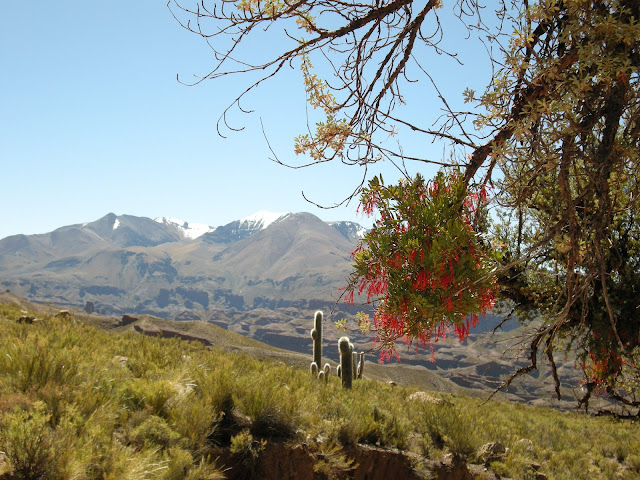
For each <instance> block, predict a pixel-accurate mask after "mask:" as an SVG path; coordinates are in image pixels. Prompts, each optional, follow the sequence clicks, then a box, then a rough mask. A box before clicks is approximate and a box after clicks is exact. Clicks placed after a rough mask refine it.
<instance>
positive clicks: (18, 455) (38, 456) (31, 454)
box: [0, 402, 53, 480]
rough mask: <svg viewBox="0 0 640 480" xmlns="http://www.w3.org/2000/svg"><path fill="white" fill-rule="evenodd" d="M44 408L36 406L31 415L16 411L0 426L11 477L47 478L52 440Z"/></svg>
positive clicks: (37, 404)
mask: <svg viewBox="0 0 640 480" xmlns="http://www.w3.org/2000/svg"><path fill="white" fill-rule="evenodd" d="M48 421H49V415H48V414H47V413H46V406H45V405H44V404H43V403H41V402H38V403H36V404H34V406H33V409H32V410H31V411H25V410H21V409H15V410H14V411H13V412H11V413H8V414H5V415H4V417H3V418H2V421H1V422H0V439H1V444H2V446H3V450H4V452H5V454H6V455H7V458H8V459H9V462H10V463H11V467H12V468H13V474H14V477H15V478H17V479H24V480H36V479H39V478H47V475H48V473H49V472H50V470H51V467H52V465H51V463H52V460H53V448H52V447H53V442H52V440H53V436H52V433H51V428H50V426H49V424H48Z"/></svg>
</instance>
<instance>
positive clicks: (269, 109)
mask: <svg viewBox="0 0 640 480" xmlns="http://www.w3.org/2000/svg"><path fill="white" fill-rule="evenodd" d="M460 38H462V37H460ZM472 43H473V42H461V43H460V44H459V45H455V47H459V51H460V52H461V54H463V56H466V58H467V60H466V63H467V66H470V65H469V63H471V64H473V62H475V61H476V55H477V52H475V53H474V51H473V50H471V47H470V45H471V44H472ZM261 48H264V49H265V50H264V51H265V52H268V51H269V49H274V48H277V46H276V45H272V44H269V43H266V44H264V45H262V46H261ZM260 53H261V52H260V51H258V52H256V54H260ZM463 60H465V58H463ZM0 61H1V62H2V72H3V74H2V75H1V76H0V112H2V115H1V116H0V167H1V170H0V171H2V179H3V181H2V190H1V192H2V193H1V195H2V199H3V208H2V216H1V217H0V238H4V237H7V236H9V235H14V234H19V233H24V234H33V233H44V232H48V231H51V230H53V229H55V228H57V227H60V226H63V225H69V224H74V223H82V222H87V221H92V220H96V219H98V218H100V217H102V216H104V215H106V214H107V213H109V212H114V213H116V214H118V215H120V214H131V215H137V216H146V217H151V218H154V217H158V216H172V217H176V218H180V219H182V220H186V221H191V222H198V223H205V224H209V225H213V226H217V225H222V224H225V223H228V222H230V221H233V220H236V219H238V218H242V217H245V216H247V215H250V214H252V213H254V212H256V211H258V210H269V211H274V212H285V211H293V212H298V211H308V212H311V213H314V214H316V215H318V216H320V217H321V218H323V219H325V220H339V219H345V220H355V221H360V222H361V223H365V224H366V223H367V222H366V220H365V219H362V218H361V217H359V216H357V215H356V212H355V208H356V205H355V204H353V203H352V204H351V205H350V206H348V207H344V208H340V209H335V210H321V209H318V208H316V207H314V206H313V205H311V204H309V203H307V202H306V201H305V200H304V199H303V198H302V195H301V191H302V190H304V191H305V193H306V194H307V195H308V196H309V197H310V198H312V199H313V200H315V201H318V202H319V203H323V204H326V205H329V204H332V203H333V202H336V201H340V200H341V199H342V198H344V197H345V196H346V195H348V194H349V193H350V192H351V191H352V189H353V188H354V187H355V186H356V185H357V184H358V182H359V178H360V176H361V172H360V171H359V170H358V169H357V168H356V167H346V166H342V165H336V166H331V165H322V166H317V167H312V168H307V169H298V170H291V169H287V168H284V167H282V166H279V165H277V164H275V163H273V162H271V161H269V159H268V157H269V156H270V152H269V148H268V145H267V143H266V141H265V139H264V137H263V134H262V130H261V127H260V121H261V120H262V123H263V124H264V126H265V130H266V132H267V135H268V136H269V140H270V142H271V144H272V146H273V147H274V149H275V150H276V152H277V153H278V155H279V157H280V158H281V159H282V160H285V161H289V162H296V161H301V159H296V157H295V155H294V154H293V137H294V136H295V135H297V134H299V133H303V132H304V129H305V121H306V120H305V118H306V117H305V94H304V89H303V84H302V77H301V74H300V72H299V70H297V69H292V70H287V71H286V72H284V75H282V76H281V77H279V78H276V79H275V80H274V81H271V82H269V83H267V84H266V85H264V86H263V87H262V88H261V89H260V90H258V91H257V92H256V93H255V94H252V95H250V96H249V97H247V99H246V101H245V103H244V105H245V106H246V107H248V108H251V109H253V110H255V112H256V113H254V114H250V115H241V114H239V113H237V112H236V113H234V115H233V121H234V122H236V123H235V124H236V125H238V126H244V127H245V130H244V131H242V132H227V133H228V136H227V138H221V137H220V136H218V134H217V133H216V121H217V119H218V117H219V115H220V114H221V112H222V111H223V109H224V108H225V107H226V106H227V105H228V103H229V102H230V101H232V100H233V98H235V96H236V95H237V94H238V93H239V92H240V91H241V90H240V89H241V88H242V87H245V86H246V85H247V82H246V81H245V79H243V78H242V77H232V78H227V79H223V80H217V81H213V82H204V83H202V84H200V85H198V86H194V87H187V86H184V85H181V84H180V83H178V82H177V81H176V75H177V74H179V75H180V77H181V78H184V79H189V78H192V75H198V74H204V73H206V72H207V71H208V68H209V67H210V66H212V65H213V60H212V57H211V51H210V50H209V48H208V47H207V45H206V44H205V43H204V42H203V41H202V40H201V39H200V38H198V37H196V36H194V35H193V34H190V33H188V32H186V31H185V30H184V29H182V28H181V27H180V26H179V25H178V23H177V22H176V21H175V20H174V18H173V17H172V15H171V13H170V12H169V10H168V9H167V6H166V2H165V1H164V0H160V1H151V0H144V1H141V0H127V1H123V0H111V1H109V2H92V1H76V0H60V1H57V2H51V1H49V0H34V1H29V2H26V1H23V0H3V1H2V2H0ZM437 61H440V60H437ZM446 65H451V67H452V68H453V67H454V64H453V62H449V63H447V64H446ZM471 66H472V65H471ZM443 68H444V67H443ZM446 68H449V67H446ZM446 68H445V69H444V70H443V69H440V70H441V71H440V73H441V76H442V78H444V79H445V81H444V88H445V90H446V93H449V94H451V95H452V96H454V97H456V98H460V93H461V91H462V89H463V88H464V86H466V85H467V84H471V83H473V82H474V81H477V80H478V77H479V76H480V77H482V75H480V73H482V74H483V75H484V77H486V75H487V70H486V67H484V70H482V69H480V70H478V69H477V67H476V69H475V70H471V71H473V72H474V73H472V74H470V75H469V76H467V77H465V76H464V75H460V74H459V73H454V72H453V71H452V72H448V71H447V70H446ZM447 76H448V77H447ZM447 78H448V80H447ZM422 85H423V84H420V87H421V86H422ZM414 90H415V89H414ZM415 92H417V93H416V95H415V96H414V97H412V98H410V99H409V100H411V101H410V103H409V106H408V108H409V109H410V111H411V113H412V114H414V115H415V114H417V115H422V113H423V112H425V111H427V110H429V109H430V108H431V109H433V110H434V112H435V111H437V109H438V108H439V106H438V105H437V104H436V102H433V101H432V100H433V95H434V94H433V92H429V93H427V92H426V90H425V93H423V92H422V90H415ZM432 113H433V112H432ZM398 140H399V141H400V142H402V141H403V138H402V137H399V138H398ZM412 141H413V140H412ZM415 146H416V145H415V144H414V147H415ZM417 148H418V150H421V151H422V149H424V151H428V152H430V153H429V155H431V156H434V157H442V155H443V154H445V153H444V150H443V146H442V145H440V144H435V145H432V144H427V143H425V144H424V145H423V144H419V145H417ZM412 171H413V172H415V171H422V172H423V173H425V174H427V175H429V174H430V173H432V171H433V170H429V169H426V168H424V167H423V166H416V167H414V168H413V170H412ZM378 172H381V173H383V174H384V175H385V179H386V180H390V179H391V180H392V179H394V178H397V176H398V174H397V173H396V172H395V170H394V168H393V167H392V166H391V165H387V164H381V165H379V166H377V167H376V168H375V169H374V170H372V173H378Z"/></svg>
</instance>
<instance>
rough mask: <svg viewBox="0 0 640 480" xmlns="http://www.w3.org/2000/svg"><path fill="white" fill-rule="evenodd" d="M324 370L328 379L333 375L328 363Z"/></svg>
mask: <svg viewBox="0 0 640 480" xmlns="http://www.w3.org/2000/svg"><path fill="white" fill-rule="evenodd" d="M323 370H324V375H325V377H327V378H328V377H329V374H330V373H331V365H329V364H328V363H325V364H324V368H323Z"/></svg>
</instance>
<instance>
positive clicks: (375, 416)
mask: <svg viewBox="0 0 640 480" xmlns="http://www.w3.org/2000/svg"><path fill="white" fill-rule="evenodd" d="M25 307H27V305H24V304H23V305H15V304H12V305H9V304H0V332H2V335H0V451H2V452H3V453H2V454H0V478H2V479H13V478H16V479H28V478H33V479H35V478H47V479H147V478H149V479H183V478H185V479H192V480H196V479H217V478H252V477H253V478H273V477H269V476H268V475H267V474H265V473H264V470H262V469H264V468H265V465H267V464H269V463H272V464H273V463H276V457H275V456H274V457H270V456H271V455H276V453H274V452H278V451H282V450H285V449H289V450H290V451H291V450H292V449H298V451H301V452H303V453H304V458H305V459H306V460H305V461H309V462H311V466H312V467H313V468H314V469H315V477H314V478H343V477H344V475H346V474H347V473H346V472H349V471H351V470H352V469H353V468H354V466H355V463H354V460H357V461H358V463H360V465H361V467H359V468H360V469H362V468H364V467H363V465H364V463H363V460H361V459H362V458H364V457H363V456H362V452H364V451H366V450H367V449H371V448H374V447H375V448H397V449H401V450H404V451H407V452H410V453H408V454H407V455H406V458H408V459H409V460H410V461H411V464H412V468H413V471H414V474H415V478H421V477H420V475H422V477H423V478H429V475H437V465H439V462H441V461H443V460H446V458H447V457H449V458H450V457H451V455H450V454H453V455H454V456H455V457H456V458H461V459H464V460H465V462H469V463H472V462H476V463H482V461H483V459H482V458H478V449H479V448H480V447H481V446H482V445H484V444H487V443H489V442H500V443H502V444H503V445H504V446H505V447H507V448H508V451H507V453H506V454H505V455H503V456H497V457H496V458H495V459H493V460H491V459H489V460H488V461H487V466H488V467H489V470H488V471H487V472H485V473H482V472H483V470H484V469H482V468H480V469H479V470H477V472H479V473H478V475H480V476H479V477H477V478H483V477H484V478H492V477H491V475H492V474H491V471H493V472H497V473H498V474H500V475H503V476H507V477H511V478H523V479H524V478H527V479H528V478H549V479H594V478H602V479H610V478H621V479H632V478H638V477H639V476H640V453H639V452H640V434H639V431H638V425H637V424H632V423H623V422H620V421H616V420H614V419H610V418H590V417H587V416H584V415H581V414H577V413H567V412H558V411H553V410H549V409H542V408H530V407H526V406H524V405H521V404H512V403H501V402H490V403H488V404H486V405H482V406H481V405H479V401H478V400H477V399H474V398H470V397H465V396H462V395H460V394H456V395H451V394H442V393H437V392H429V393H428V395H424V394H423V395H422V396H418V397H417V398H416V396H413V397H412V396H411V394H413V393H414V392H415V391H416V388H415V387H413V388H411V387H401V386H399V387H392V386H390V385H388V384H386V383H381V382H378V381H375V380H367V379H365V380H359V381H355V382H354V388H353V390H351V391H345V390H343V389H342V388H341V387H340V384H339V379H338V378H337V377H336V376H335V370H334V371H333V375H332V376H331V378H330V379H329V382H328V383H327V384H323V383H321V382H319V381H317V380H314V379H312V378H311V377H310V375H309V374H308V372H307V370H306V369H303V368H297V367H296V366H294V365H295V363H296V362H288V361H287V356H286V355H287V354H286V353H285V352H282V351H275V350H274V352H276V353H277V355H275V358H266V357H267V356H266V355H264V354H263V355H262V357H264V358H260V359H258V358H255V357H253V356H251V355H249V353H246V352H251V351H252V349H254V350H256V351H258V350H261V349H258V348H257V347H256V345H255V344H252V345H245V346H246V347H247V348H246V352H245V351H240V350H233V349H234V348H235V346H234V340H233V338H232V337H227V338H226V339H225V340H224V341H223V342H222V343H223V344H224V346H225V347H226V349H222V348H218V347H214V348H207V347H205V346H204V345H203V344H201V343H199V342H186V341H183V340H179V339H167V338H161V337H151V336H146V335H140V334H137V333H134V332H114V331H107V330H105V329H103V328H98V327H95V326H91V325H90V324H89V323H91V322H89V321H88V320H83V318H82V317H79V316H75V317H74V318H73V319H68V318H55V317H53V316H51V315H49V314H46V313H43V312H39V313H36V314H34V315H35V316H37V317H38V318H39V321H37V322H34V323H32V324H25V323H18V321H17V320H18V319H19V318H20V317H21V316H23V315H24V312H23V311H22V309H24V308H25ZM194 328H195V327H194ZM226 333H227V334H228V332H226ZM229 335H231V334H229ZM365 373H366V368H365ZM300 458H302V457H300ZM377 458H382V456H381V454H378V457H377ZM300 461H301V462H302V460H300ZM300 465H301V466H300V472H302V463H301V464H300ZM229 468H230V469H229ZM374 470H375V466H374ZM357 472H358V469H356V470H353V472H352V473H350V474H349V475H355V476H356V478H358V476H357V474H356V473H357ZM541 474H544V476H541ZM299 478H303V477H302V476H300V477H299ZM361 478H363V477H361ZM369 478H371V477H369ZM374 478H375V477H374ZM468 478H471V477H468ZM493 478H495V477H493Z"/></svg>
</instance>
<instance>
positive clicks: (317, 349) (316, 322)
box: [311, 310, 322, 368]
mask: <svg viewBox="0 0 640 480" xmlns="http://www.w3.org/2000/svg"><path fill="white" fill-rule="evenodd" d="M311 338H312V339H313V361H314V362H316V365H317V366H318V368H320V365H322V312H321V311H319V310H318V311H317V312H316V314H315V315H314V317H313V330H311Z"/></svg>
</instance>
